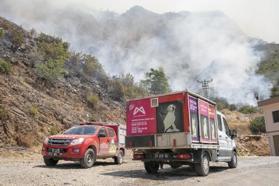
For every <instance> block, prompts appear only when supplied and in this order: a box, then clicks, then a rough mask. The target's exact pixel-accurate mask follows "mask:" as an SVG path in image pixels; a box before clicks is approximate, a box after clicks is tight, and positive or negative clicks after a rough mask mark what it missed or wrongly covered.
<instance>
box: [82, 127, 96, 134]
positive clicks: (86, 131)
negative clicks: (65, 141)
mask: <svg viewBox="0 0 279 186" xmlns="http://www.w3.org/2000/svg"><path fill="white" fill-rule="evenodd" d="M95 131H96V127H93V126H90V127H84V131H83V134H85V135H89V134H95Z"/></svg>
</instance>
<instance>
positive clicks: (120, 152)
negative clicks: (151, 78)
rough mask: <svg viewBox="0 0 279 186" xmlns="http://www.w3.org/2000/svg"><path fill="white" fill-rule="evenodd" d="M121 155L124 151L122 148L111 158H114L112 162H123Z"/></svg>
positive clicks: (122, 155)
mask: <svg viewBox="0 0 279 186" xmlns="http://www.w3.org/2000/svg"><path fill="white" fill-rule="evenodd" d="M123 157H124V152H123V150H120V151H119V152H118V154H117V156H115V157H114V158H113V159H114V163H115V164H118V165H120V164H122V163H123Z"/></svg>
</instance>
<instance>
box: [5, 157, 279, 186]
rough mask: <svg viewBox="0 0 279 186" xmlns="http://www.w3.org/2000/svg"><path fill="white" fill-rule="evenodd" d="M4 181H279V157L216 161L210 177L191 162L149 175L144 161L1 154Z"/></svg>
mask: <svg viewBox="0 0 279 186" xmlns="http://www.w3.org/2000/svg"><path fill="white" fill-rule="evenodd" d="M0 161H1V166H0V185H5V186H6V185H121V186H125V185H142V186H143V185H214V186H216V185H253V186H254V185H278V184H279V175H278V173H279V157H242V158H240V160H239V166H238V168H236V169H228V168H227V165H226V164H223V163H220V164H213V165H212V167H211V173H210V174H209V176H207V177H198V176H196V174H195V173H194V172H193V171H192V169H191V168H190V167H188V166H183V167H181V168H179V169H176V170H172V169H171V168H170V167H168V166H164V169H163V170H160V171H159V172H160V173H159V174H158V175H153V176H152V175H147V174H146V173H145V171H144V168H143V165H142V163H141V162H137V161H132V160H130V159H128V160H126V162H125V163H124V164H122V165H120V166H119V165H114V164H113V163H112V161H111V160H106V161H98V162H97V163H96V165H95V166H94V167H93V168H91V169H81V168H80V166H79V164H77V163H72V162H63V161H61V162H60V163H59V164H58V165H57V166H56V167H55V168H48V167H45V166H44V164H43V161H42V160H41V159H40V158H39V157H37V158H33V159H30V158H29V159H24V160H22V159H19V158H8V159H6V158H0Z"/></svg>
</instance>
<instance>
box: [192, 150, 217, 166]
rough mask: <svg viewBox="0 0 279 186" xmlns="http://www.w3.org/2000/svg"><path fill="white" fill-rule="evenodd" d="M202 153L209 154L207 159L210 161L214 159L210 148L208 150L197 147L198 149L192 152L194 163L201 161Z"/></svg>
mask: <svg viewBox="0 0 279 186" xmlns="http://www.w3.org/2000/svg"><path fill="white" fill-rule="evenodd" d="M204 153H207V155H208V156H209V160H210V161H214V159H215V158H214V157H215V153H214V152H212V150H209V149H199V150H196V151H195V152H194V163H199V162H201V157H202V155H203V154H204ZM216 156H217V153H216Z"/></svg>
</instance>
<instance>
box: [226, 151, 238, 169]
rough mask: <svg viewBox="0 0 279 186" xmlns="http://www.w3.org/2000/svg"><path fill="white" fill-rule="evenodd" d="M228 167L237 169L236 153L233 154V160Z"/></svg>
mask: <svg viewBox="0 0 279 186" xmlns="http://www.w3.org/2000/svg"><path fill="white" fill-rule="evenodd" d="M228 165H229V167H230V168H236V167H237V155H236V152H233V155H232V159H231V161H230V162H228Z"/></svg>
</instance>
